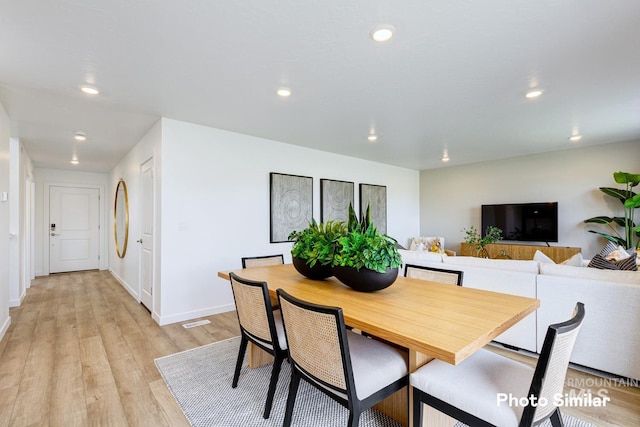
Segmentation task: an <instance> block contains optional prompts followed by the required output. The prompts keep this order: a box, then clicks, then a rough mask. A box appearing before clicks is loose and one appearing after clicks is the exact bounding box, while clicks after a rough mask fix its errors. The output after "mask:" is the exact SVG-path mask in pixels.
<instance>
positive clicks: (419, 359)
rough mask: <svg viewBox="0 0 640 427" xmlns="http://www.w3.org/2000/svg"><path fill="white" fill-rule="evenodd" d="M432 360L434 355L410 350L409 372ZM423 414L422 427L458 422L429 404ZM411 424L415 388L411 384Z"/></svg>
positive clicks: (444, 425) (446, 425) (450, 425)
mask: <svg viewBox="0 0 640 427" xmlns="http://www.w3.org/2000/svg"><path fill="white" fill-rule="evenodd" d="M432 360H433V357H430V356H427V355H426V354H423V353H418V352H416V351H414V350H409V372H414V371H415V370H416V369H418V368H419V367H421V366H423V365H425V364H427V363H429V362H431V361H432ZM422 415H423V416H422V427H452V426H454V425H455V424H456V423H457V422H458V421H457V420H455V419H453V418H451V417H450V416H448V415H446V414H443V413H442V412H440V411H438V410H437V409H433V408H432V407H430V406H428V405H426V406H425V408H424V412H423V413H422ZM409 426H410V427H412V426H413V390H412V387H411V386H409Z"/></svg>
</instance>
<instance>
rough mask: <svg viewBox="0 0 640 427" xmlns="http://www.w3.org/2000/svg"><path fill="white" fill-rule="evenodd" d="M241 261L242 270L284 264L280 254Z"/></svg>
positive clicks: (246, 258)
mask: <svg viewBox="0 0 640 427" xmlns="http://www.w3.org/2000/svg"><path fill="white" fill-rule="evenodd" d="M241 260H242V268H252V267H266V266H269V265H280V264H284V256H283V255H282V254H276V255H262V256H252V257H242V259H241Z"/></svg>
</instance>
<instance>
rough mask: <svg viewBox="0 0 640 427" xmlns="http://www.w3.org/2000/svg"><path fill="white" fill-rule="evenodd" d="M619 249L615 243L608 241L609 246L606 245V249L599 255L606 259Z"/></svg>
mask: <svg viewBox="0 0 640 427" xmlns="http://www.w3.org/2000/svg"><path fill="white" fill-rule="evenodd" d="M617 248H618V247H617V246H616V245H615V243H613V242H611V241H607V244H606V245H604V248H602V249H601V250H600V252H599V254H600V255H602V256H603V257H605V256H607V255H609V254H610V253H611V252H613V251H615V250H616V249H617Z"/></svg>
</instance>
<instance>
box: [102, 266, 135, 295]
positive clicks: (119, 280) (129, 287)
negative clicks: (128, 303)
mask: <svg viewBox="0 0 640 427" xmlns="http://www.w3.org/2000/svg"><path fill="white" fill-rule="evenodd" d="M109 273H111V275H112V276H113V278H114V279H116V280H117V281H118V283H120V284H121V285H122V287H123V288H124V289H125V290H126V291H127V292H129V294H130V295H131V296H132V297H133V298H135V300H136V301H138V302H140V299H139V298H138V291H137V290H134V289H133V288H132V287H131V286H129V284H128V283H127V281H126V280H124V279H123V278H122V277H120V276H118V275H117V274H116V273H115V271H113V270H111V269H109Z"/></svg>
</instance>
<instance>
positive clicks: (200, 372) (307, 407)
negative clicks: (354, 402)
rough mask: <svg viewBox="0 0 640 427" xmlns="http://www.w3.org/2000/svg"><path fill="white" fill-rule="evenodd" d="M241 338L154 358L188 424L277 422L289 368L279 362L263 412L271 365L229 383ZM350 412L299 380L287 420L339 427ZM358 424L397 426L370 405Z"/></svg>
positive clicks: (273, 425) (228, 426)
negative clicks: (268, 405)
mask: <svg viewBox="0 0 640 427" xmlns="http://www.w3.org/2000/svg"><path fill="white" fill-rule="evenodd" d="M239 345H240V338H239V337H236V338H231V339H228V340H225V341H219V342H216V343H213V344H209V345H205V346H202V347H198V348H194V349H192V350H188V351H184V352H182V353H176V354H172V355H170V356H165V357H162V358H159V359H156V360H155V362H156V366H157V367H158V370H159V371H160V374H161V375H162V377H163V378H164V380H165V382H166V383H167V386H168V387H169V390H170V391H171V393H172V394H173V396H174V397H175V399H176V401H177V402H178V405H179V406H180V408H181V409H182V411H183V412H184V414H185V416H186V417H187V419H188V420H189V422H190V423H191V425H192V426H195V427H205V426H207V427H213V426H216V427H253V426H265V427H281V426H282V420H283V419H284V410H285V405H286V400H287V394H288V388H289V379H290V378H291V369H290V366H289V364H288V363H287V362H285V363H283V364H282V370H281V371H280V377H279V380H278V386H277V388H276V394H275V397H274V400H273V408H272V409H271V416H270V417H269V419H268V420H265V419H264V418H262V413H263V411H264V403H265V401H266V399H267V387H268V386H269V376H270V375H271V365H267V366H262V367H260V368H256V369H248V368H247V364H246V359H247V357H245V365H244V366H243V368H242V371H241V373H240V379H239V381H238V387H237V388H235V389H233V388H231V380H232V379H233V371H234V369H235V364H236V358H237V356H238V347H239ZM348 418H349V412H348V411H347V409H346V408H344V407H343V406H341V405H340V404H339V403H337V402H335V401H334V400H332V399H330V398H329V397H328V396H326V395H325V394H323V393H321V392H320V391H319V390H317V389H316V388H315V387H312V386H311V385H309V384H308V383H306V382H305V381H301V382H300V388H299V389H298V395H297V398H296V405H295V408H294V412H293V422H292V426H295V427H318V426H327V427H334V426H335V427H344V426H346V425H347V421H348ZM360 426H361V427H400V424H399V423H397V422H396V421H394V420H392V419H390V418H389V417H387V416H385V415H384V414H382V413H380V412H379V411H376V410H375V409H369V410H367V411H365V412H363V414H362V416H361V417H360Z"/></svg>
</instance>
